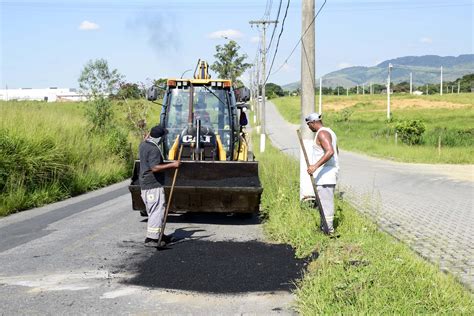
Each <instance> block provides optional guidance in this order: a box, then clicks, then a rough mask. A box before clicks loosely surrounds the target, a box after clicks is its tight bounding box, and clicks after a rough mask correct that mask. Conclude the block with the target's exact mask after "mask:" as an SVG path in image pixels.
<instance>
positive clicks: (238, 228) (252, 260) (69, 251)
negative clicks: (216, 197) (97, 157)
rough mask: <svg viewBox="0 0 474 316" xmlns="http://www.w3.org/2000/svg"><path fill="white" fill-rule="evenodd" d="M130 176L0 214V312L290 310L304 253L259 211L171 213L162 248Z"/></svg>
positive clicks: (205, 312) (220, 313)
mask: <svg viewBox="0 0 474 316" xmlns="http://www.w3.org/2000/svg"><path fill="white" fill-rule="evenodd" d="M127 185H128V181H125V182H122V183H118V184H115V185H112V186H110V187H107V188H104V189H101V190H98V191H95V192H91V193H88V194H85V195H82V196H78V197H75V198H72V199H68V200H66V201H62V202H59V203H55V204H51V205H48V206H45V207H42V208H37V209H33V210H29V211H25V212H21V213H18V214H14V215H11V216H8V217H6V218H2V219H0V306H1V307H0V315H39V314H41V315H58V314H67V315H76V314H100V315H111V314H114V315H117V314H120V315H122V314H133V315H134V314H144V315H149V314H166V315H169V314H172V315H183V314H188V315H189V314H192V315H216V314H217V315H229V314H230V315H233V314H239V315H240V314H264V315H267V314H294V311H293V309H292V302H293V300H294V297H293V295H292V294H291V290H292V289H293V288H294V281H295V280H296V279H297V278H299V277H300V276H301V271H302V269H303V268H304V262H302V261H299V260H295V259H294V253H293V251H292V249H291V248H289V247H287V246H285V245H272V244H268V243H265V242H264V241H263V240H264V238H263V233H262V227H261V224H260V223H259V221H258V219H257V218H256V217H254V218H250V219H242V218H238V217H234V216H227V215H218V214H217V215H216V214H214V215H206V214H197V215H190V216H188V215H185V216H183V215H172V216H171V217H170V219H169V222H168V225H167V233H174V234H175V236H177V237H179V238H180V241H179V242H178V243H176V244H175V245H173V246H171V247H169V249H167V250H163V251H157V250H155V249H150V248H145V247H144V246H143V240H144V234H145V229H146V221H145V220H144V218H143V217H140V215H139V214H138V212H133V211H132V210H131V202H130V197H129V193H128V191H127Z"/></svg>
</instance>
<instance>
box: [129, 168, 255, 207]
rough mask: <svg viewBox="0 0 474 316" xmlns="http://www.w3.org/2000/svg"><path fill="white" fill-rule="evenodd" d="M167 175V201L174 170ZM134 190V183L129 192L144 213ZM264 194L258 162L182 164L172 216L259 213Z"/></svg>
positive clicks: (175, 191) (177, 180)
mask: <svg viewBox="0 0 474 316" xmlns="http://www.w3.org/2000/svg"><path fill="white" fill-rule="evenodd" d="M135 167H136V168H135V169H137V166H135ZM134 173H135V171H134ZM165 174H166V177H165V193H166V196H167V197H168V196H169V193H170V189H171V184H172V181H173V175H174V170H167V171H166V172H165ZM135 184H137V183H135ZM132 186H133V179H132V185H131V186H130V191H131V193H132V199H133V206H134V209H140V210H143V209H144V207H145V206H144V205H143V201H141V197H140V194H139V192H138V191H139V186H138V188H136V187H135V189H134V190H132ZM137 189H138V190H137ZM134 191H135V193H134ZM262 191H263V188H262V187H261V185H260V180H259V178H258V162H253V161H252V162H247V161H182V162H181V165H180V167H179V171H178V176H177V178H176V183H175V186H174V192H173V201H172V202H171V206H170V212H175V213H184V212H225V213H257V212H258V211H259V205H260V197H261V194H262ZM140 202H141V205H139V204H140ZM136 207H137V208H136Z"/></svg>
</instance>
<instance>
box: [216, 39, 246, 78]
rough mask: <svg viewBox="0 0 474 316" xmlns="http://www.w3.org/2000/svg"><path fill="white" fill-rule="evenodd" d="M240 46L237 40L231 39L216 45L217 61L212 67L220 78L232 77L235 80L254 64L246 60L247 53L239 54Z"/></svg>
mask: <svg viewBox="0 0 474 316" xmlns="http://www.w3.org/2000/svg"><path fill="white" fill-rule="evenodd" d="M239 49H240V46H239V45H238V44H237V42H236V41H233V40H230V41H229V42H228V43H227V44H225V45H224V46H221V45H217V46H216V54H214V58H216V61H215V62H214V63H213V64H212V65H211V69H212V70H213V71H215V72H216V73H217V75H218V76H219V78H222V79H230V80H232V82H235V81H236V80H237V78H238V77H240V76H241V75H242V74H243V73H244V72H245V70H247V69H248V68H250V67H251V66H252V65H251V64H249V63H246V62H245V59H247V54H243V55H239Z"/></svg>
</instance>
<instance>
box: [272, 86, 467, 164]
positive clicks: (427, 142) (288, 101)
mask: <svg viewBox="0 0 474 316" xmlns="http://www.w3.org/2000/svg"><path fill="white" fill-rule="evenodd" d="M381 97H382V96H370V95H366V96H362V95H356V96H349V97H346V96H339V97H338V96H330V97H325V99H324V102H325V103H324V104H325V106H324V123H325V125H328V126H330V127H331V128H332V129H334V131H335V132H336V134H337V135H338V141H339V145H340V147H341V148H343V149H346V150H351V151H356V152H361V153H365V154H369V155H372V156H376V157H382V158H388V159H393V160H398V161H404V162H420V163H457V164H466V163H474V146H473V145H474V137H473V134H474V129H473V126H474V97H473V96H472V94H468V93H465V94H460V95H447V96H424V97H413V96H410V95H398V96H394V99H404V100H406V101H410V100H415V99H416V100H420V99H421V100H424V101H423V102H426V104H427V105H430V104H431V103H430V102H431V101H445V102H446V103H445V105H442V106H443V107H430V108H417V107H407V108H399V109H397V108H395V109H393V110H392V114H393V119H394V120H393V121H392V122H387V120H386V112H385V111H386V109H385V105H383V104H382V103H377V101H381V99H380V98H381ZM273 102H274V103H275V105H276V106H277V108H278V110H279V112H280V113H281V114H282V116H283V117H285V119H286V120H288V121H290V122H291V123H295V124H298V123H299V120H300V112H301V110H300V99H299V97H284V98H279V99H274V100H273ZM338 102H339V103H340V102H344V104H345V106H346V107H345V108H344V109H342V110H339V111H334V110H332V109H331V105H332V104H338ZM450 102H457V103H458V104H463V106H460V107H458V108H450V107H449V103H450ZM413 119H417V120H422V121H423V123H424V124H425V126H426V131H425V133H424V135H423V139H422V144H421V145H417V146H408V145H405V144H402V143H401V141H400V139H396V138H395V129H394V125H395V124H396V122H397V121H402V120H413Z"/></svg>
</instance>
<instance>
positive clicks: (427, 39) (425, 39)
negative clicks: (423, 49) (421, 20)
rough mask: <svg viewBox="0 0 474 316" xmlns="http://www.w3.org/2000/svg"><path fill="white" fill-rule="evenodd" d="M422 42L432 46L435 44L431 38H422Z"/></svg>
mask: <svg viewBox="0 0 474 316" xmlns="http://www.w3.org/2000/svg"><path fill="white" fill-rule="evenodd" d="M420 42H421V43H424V44H431V43H433V40H432V39H431V37H422V38H420Z"/></svg>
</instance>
